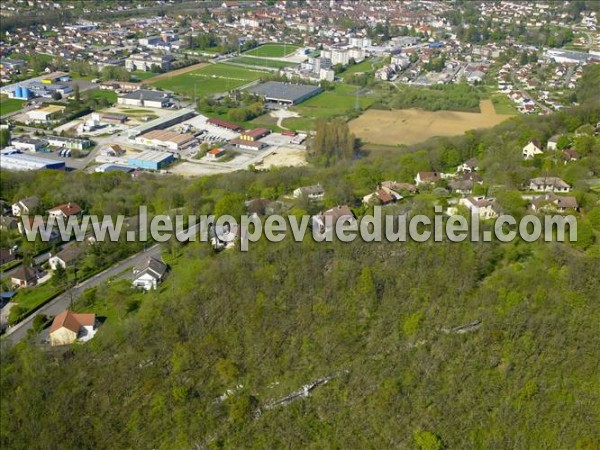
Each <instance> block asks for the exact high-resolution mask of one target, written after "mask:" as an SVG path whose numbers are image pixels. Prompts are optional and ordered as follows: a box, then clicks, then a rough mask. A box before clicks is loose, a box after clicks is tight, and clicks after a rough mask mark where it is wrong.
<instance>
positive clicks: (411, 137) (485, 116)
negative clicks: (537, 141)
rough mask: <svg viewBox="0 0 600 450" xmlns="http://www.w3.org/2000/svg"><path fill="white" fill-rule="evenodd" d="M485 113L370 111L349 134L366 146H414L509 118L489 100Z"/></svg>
mask: <svg viewBox="0 0 600 450" xmlns="http://www.w3.org/2000/svg"><path fill="white" fill-rule="evenodd" d="M480 108H481V111H483V112H482V113H466V112H455V111H423V110H420V109H403V110H393V111H381V110H373V109H371V110H368V111H366V112H365V113H364V114H362V115H361V116H360V117H359V118H357V119H355V120H353V121H351V122H350V124H349V125H350V131H352V132H353V133H354V134H355V135H356V136H357V137H359V138H361V139H362V140H363V141H364V142H369V143H373V144H382V145H400V144H406V145H412V144H417V143H419V142H423V141H425V140H427V139H429V138H430V137H433V136H454V135H457V134H462V133H464V132H465V131H467V130H472V129H476V128H489V127H493V126H494V125H497V124H499V123H500V122H503V121H505V120H506V119H508V118H510V117H511V116H510V115H507V114H496V113H495V110H494V107H493V105H492V104H491V101H490V100H482V102H481V106H480Z"/></svg>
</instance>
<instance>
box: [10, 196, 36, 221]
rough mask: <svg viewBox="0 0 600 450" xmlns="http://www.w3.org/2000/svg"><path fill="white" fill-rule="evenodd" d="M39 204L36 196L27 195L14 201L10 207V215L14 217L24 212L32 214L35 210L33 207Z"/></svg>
mask: <svg viewBox="0 0 600 450" xmlns="http://www.w3.org/2000/svg"><path fill="white" fill-rule="evenodd" d="M39 205H40V199H39V198H38V197H36V196H32V197H27V198H23V199H21V200H19V201H18V202H16V203H13V205H12V206H11V207H12V215H13V216H15V217H19V216H21V215H25V214H32V213H34V212H35V209H36V208H37V207H38V206H39Z"/></svg>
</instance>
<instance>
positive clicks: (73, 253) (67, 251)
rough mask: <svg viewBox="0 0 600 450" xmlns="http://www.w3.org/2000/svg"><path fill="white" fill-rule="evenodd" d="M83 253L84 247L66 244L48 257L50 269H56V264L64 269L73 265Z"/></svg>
mask: <svg viewBox="0 0 600 450" xmlns="http://www.w3.org/2000/svg"><path fill="white" fill-rule="evenodd" d="M84 254H85V249H84V248H83V247H81V246H79V245H75V244H71V245H67V246H66V247H65V248H63V249H62V250H61V251H59V252H58V253H56V254H55V255H54V256H51V257H50V259H48V264H49V265H50V268H51V269H52V270H56V269H57V267H58V266H60V267H62V268H63V269H66V268H67V267H71V266H73V265H74V264H75V263H76V262H77V261H78V260H79V259H81V257H82V256H83V255H84Z"/></svg>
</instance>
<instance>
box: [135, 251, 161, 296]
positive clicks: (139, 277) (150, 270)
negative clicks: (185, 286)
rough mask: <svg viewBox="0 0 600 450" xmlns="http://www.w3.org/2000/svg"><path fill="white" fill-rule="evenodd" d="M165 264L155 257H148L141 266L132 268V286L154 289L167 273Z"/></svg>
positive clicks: (146, 289) (147, 289)
mask: <svg viewBox="0 0 600 450" xmlns="http://www.w3.org/2000/svg"><path fill="white" fill-rule="evenodd" d="M167 269H168V267H167V265H166V264H165V263H164V262H162V261H160V260H159V259H157V258H154V257H150V258H148V260H147V261H146V263H145V264H144V265H143V266H140V267H136V268H134V269H133V287H135V288H139V289H144V290H145V291H149V290H151V289H156V288H157V286H158V284H159V283H160V282H162V281H163V279H164V278H165V275H166V273H167Z"/></svg>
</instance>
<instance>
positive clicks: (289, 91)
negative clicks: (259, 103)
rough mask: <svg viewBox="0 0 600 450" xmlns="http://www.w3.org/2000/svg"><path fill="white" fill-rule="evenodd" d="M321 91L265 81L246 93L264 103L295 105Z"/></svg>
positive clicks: (313, 87)
mask: <svg viewBox="0 0 600 450" xmlns="http://www.w3.org/2000/svg"><path fill="white" fill-rule="evenodd" d="M321 91H322V89H321V88H320V87H319V86H311V85H309V84H297V83H282V82H280V81H267V82H266V83H262V84H259V85H257V86H252V87H249V88H248V92H251V93H253V94H256V95H259V96H261V97H263V98H264V99H265V101H266V102H271V103H277V104H280V105H297V104H298V103H301V102H303V101H304V100H306V99H308V98H310V97H313V96H315V95H317V94H318V93H320V92H321Z"/></svg>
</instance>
